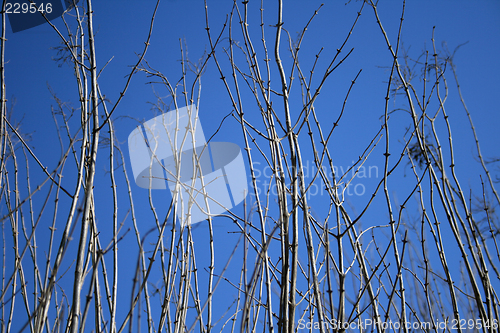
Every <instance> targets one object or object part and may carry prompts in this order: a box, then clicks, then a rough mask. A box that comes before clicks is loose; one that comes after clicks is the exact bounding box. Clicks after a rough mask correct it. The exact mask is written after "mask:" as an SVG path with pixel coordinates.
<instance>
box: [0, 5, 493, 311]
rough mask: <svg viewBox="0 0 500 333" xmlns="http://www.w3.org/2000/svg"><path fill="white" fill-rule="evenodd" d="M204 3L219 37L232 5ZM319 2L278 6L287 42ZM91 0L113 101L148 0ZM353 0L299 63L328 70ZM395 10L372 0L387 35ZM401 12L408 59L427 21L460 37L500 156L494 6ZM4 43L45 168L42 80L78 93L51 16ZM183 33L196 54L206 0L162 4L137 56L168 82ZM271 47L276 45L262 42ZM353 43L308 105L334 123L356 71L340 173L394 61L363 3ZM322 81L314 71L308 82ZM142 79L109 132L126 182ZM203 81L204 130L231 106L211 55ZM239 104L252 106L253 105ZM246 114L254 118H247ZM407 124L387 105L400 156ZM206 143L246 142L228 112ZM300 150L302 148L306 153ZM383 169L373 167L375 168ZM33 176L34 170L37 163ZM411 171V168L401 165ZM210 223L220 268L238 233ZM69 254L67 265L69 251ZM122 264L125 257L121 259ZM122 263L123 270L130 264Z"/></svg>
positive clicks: (485, 128) (325, 16)
mask: <svg viewBox="0 0 500 333" xmlns="http://www.w3.org/2000/svg"><path fill="white" fill-rule="evenodd" d="M56 1H57V0H56ZM207 2H208V6H209V19H210V24H211V29H212V31H213V33H214V34H215V33H217V32H218V31H219V30H220V29H221V27H222V24H223V22H224V20H225V17H226V14H227V13H229V12H230V10H231V7H232V2H231V1H217V0H216V1H207ZM320 4H321V2H320V1H296V0H293V1H287V2H286V3H285V7H284V17H283V20H284V22H285V25H284V28H285V29H287V31H288V32H289V33H290V35H291V36H292V37H294V38H295V36H296V35H297V32H299V31H300V30H301V29H302V27H303V26H304V24H305V23H307V21H308V20H309V18H310V17H311V15H312V14H313V13H314V10H316V9H317V8H318V7H319V6H320ZM93 6H94V29H95V30H94V31H95V33H96V49H97V64H98V67H99V69H101V68H102V66H104V65H105V64H106V63H107V62H108V61H109V60H110V59H112V60H110V62H109V64H108V65H107V66H106V68H105V69H104V70H103V72H102V74H101V76H100V78H99V84H100V88H101V91H102V92H103V94H105V96H106V97H107V98H108V99H110V100H111V101H112V103H114V102H115V101H116V100H117V98H118V97H119V93H120V91H122V89H123V87H124V86H125V83H126V80H127V78H126V75H128V74H129V73H130V70H131V66H132V65H134V64H135V62H136V61H137V54H139V53H141V52H142V50H143V47H144V41H145V39H146V37H147V34H148V30H149V22H150V19H151V14H152V13H153V10H154V6H155V1H151V0H148V1H141V2H139V1H130V0H126V1H114V0H113V1H96V2H95V3H94V4H93ZM259 6H260V1H257V2H255V1H251V2H250V4H249V8H250V9H251V13H252V14H251V16H250V23H251V24H252V23H253V25H251V26H250V30H251V32H252V33H256V35H254V38H256V40H258V39H259V38H260V36H259V35H258V34H259V27H258V23H259V17H258V16H257V15H258V14H257V13H258V12H259V11H258V8H259ZM265 6H266V9H265V11H264V15H265V20H266V22H268V23H269V24H274V22H275V21H276V13H275V11H276V6H275V4H274V2H269V3H266V4H265ZM360 6H361V3H360V2H358V1H352V2H350V3H348V4H344V2H343V1H341V2H334V1H326V2H325V4H324V6H323V7H322V8H321V10H320V11H319V13H318V15H317V16H316V18H315V19H314V20H313V22H312V23H311V26H310V28H309V29H308V31H307V33H306V36H305V40H304V43H303V45H302V47H301V53H300V57H301V58H300V59H301V64H302V66H303V67H304V68H307V69H309V68H310V66H311V64H312V62H313V61H314V59H315V54H316V53H317V52H318V51H319V50H320V48H321V47H324V50H323V51H322V58H321V60H322V61H320V64H319V67H318V69H319V70H318V73H319V72H321V71H322V70H324V69H325V68H326V66H327V64H328V63H329V59H330V57H331V56H332V55H334V52H335V50H336V49H337V48H338V47H339V45H340V44H341V43H342V41H343V39H344V38H345V36H346V34H347V33H348V31H349V29H350V26H351V24H352V22H353V20H354V18H355V17H356V12H357V10H358V9H359V7H360ZM401 8H402V6H401V3H400V2H399V1H395V0H389V1H380V4H379V14H380V17H381V19H382V22H383V24H384V27H385V29H386V31H387V32H388V34H389V37H390V38H391V39H392V42H393V43H394V40H395V38H396V36H397V29H398V26H399V15H400V13H401ZM405 13H406V14H405V20H404V25H403V32H402V42H403V43H404V44H403V45H404V47H405V48H407V49H409V54H410V56H411V57H414V58H416V57H418V56H419V55H420V54H421V52H422V50H424V48H427V49H428V50H431V48H432V44H431V36H432V31H433V27H434V26H435V40H436V45H437V46H438V48H440V49H441V48H442V42H446V43H447V45H448V47H449V49H450V50H454V49H455V47H457V46H458V45H461V44H463V43H466V42H467V44H465V45H463V46H462V47H461V48H460V49H459V51H458V52H457V53H456V56H455V58H454V61H455V64H456V66H457V70H458V76H459V80H460V85H461V89H462V92H463V96H464V99H465V102H466V103H467V106H468V108H469V110H470V111H471V113H472V117H473V120H474V124H475V127H476V131H477V133H478V135H479V139H480V142H481V149H482V152H483V156H485V157H486V158H493V157H500V151H499V149H498V142H500V131H499V130H498V125H499V123H500V109H499V104H498V103H497V101H496V97H497V95H498V91H499V89H500V81H499V80H498V76H499V74H500V62H499V61H498V54H500V20H499V18H500V2H498V1H474V2H473V1H462V0H460V1H450V0H442V1H418V2H417V1H412V2H408V3H407V4H406V8H405ZM67 20H68V21H71V18H69V17H68V18H67ZM53 23H54V24H55V25H56V27H58V29H61V30H62V31H64V25H63V22H62V20H61V19H60V18H59V19H56V20H54V21H53ZM235 24H236V23H235ZM8 29H9V28H8ZM266 33H267V36H268V38H269V40H270V41H271V40H272V38H273V37H274V28H272V27H266ZM240 37H241V35H238V37H235V38H240ZM7 39H8V41H7V43H6V53H5V59H6V67H5V72H6V84H7V97H8V98H9V102H10V103H12V102H13V101H14V100H15V101H16V103H15V105H14V109H13V110H14V114H13V119H15V120H16V121H18V122H19V121H22V125H21V129H22V131H23V132H24V133H31V141H30V146H31V147H32V148H33V151H34V152H35V153H36V154H37V156H38V158H39V159H40V160H41V161H42V163H44V164H45V165H46V166H47V167H48V169H49V170H52V169H53V168H54V167H55V166H56V165H57V162H58V159H59V156H60V148H59V143H58V139H57V135H56V132H55V125H54V121H53V118H52V115H51V111H50V110H51V106H52V105H55V102H54V100H53V99H52V96H51V93H50V91H49V89H48V85H50V87H51V89H52V90H53V91H54V92H55V93H56V94H57V96H58V98H59V99H61V100H62V101H63V102H66V103H70V104H71V105H73V106H74V107H77V105H78V100H77V98H78V95H77V90H76V84H75V81H74V77H73V72H72V68H71V67H70V66H69V65H68V64H62V65H61V66H58V63H57V62H55V61H54V60H53V58H54V57H55V56H56V51H55V50H53V49H51V48H52V47H55V46H58V45H60V39H59V37H58V36H57V34H56V33H54V31H53V30H52V28H51V27H50V26H49V25H48V24H44V25H40V26H38V27H34V28H32V29H29V30H25V31H21V32H18V33H12V31H9V30H8V31H7ZM180 40H182V42H183V43H185V49H186V48H187V49H188V51H189V53H188V56H189V59H190V60H191V61H193V62H197V61H198V59H199V58H200V57H202V56H203V54H204V52H205V51H206V50H207V49H208V45H209V44H208V40H207V35H206V31H205V11H204V5H203V2H202V1H199V0H196V1H194V0H187V1H175V0H166V1H162V2H161V3H160V6H159V10H158V13H157V16H156V20H155V23H154V29H153V34H152V38H151V42H150V43H151V46H150V48H149V50H148V52H147V54H146V57H145V59H146V60H147V61H148V62H149V64H150V65H151V66H152V67H153V68H155V69H157V70H159V71H161V72H162V73H163V74H165V75H166V76H167V77H168V78H169V79H171V80H172V81H173V82H175V81H177V80H178V79H179V78H180V77H181V71H180V63H179V59H180V47H179V41H180ZM227 44H228V43H227V40H225V41H223V42H222V45H223V46H227ZM269 45H272V43H270V42H269ZM270 47H272V46H270ZM352 47H353V48H354V51H353V53H352V55H351V56H350V57H349V58H348V59H347V60H346V62H345V64H344V65H342V66H341V67H340V68H339V70H338V71H335V72H334V73H333V74H332V76H331V77H330V79H329V81H328V83H327V84H325V86H324V87H323V91H322V94H321V95H320V96H321V97H320V98H319V99H318V102H317V103H316V109H317V110H321V111H318V113H319V114H320V115H321V117H322V119H321V121H322V122H323V123H324V124H325V126H326V127H327V128H329V126H328V125H326V124H331V122H332V121H333V120H334V119H336V117H337V111H338V107H339V105H341V103H342V101H343V99H344V96H345V92H346V91H347V89H348V88H349V85H350V82H351V80H352V79H353V78H354V77H355V76H356V74H357V73H358V71H359V70H360V69H362V73H361V75H360V76H359V78H358V79H357V81H356V84H355V87H354V89H353V91H352V93H351V96H350V98H349V101H348V105H347V109H346V113H345V116H344V117H343V119H342V122H341V125H340V126H339V128H338V130H337V132H336V136H335V137H334V140H335V142H336V143H335V149H334V151H335V155H334V159H335V160H334V163H335V165H337V166H339V167H342V168H344V169H347V168H348V167H350V166H351V165H352V161H355V160H356V159H357V157H358V156H359V154H360V153H361V151H362V150H363V149H364V148H365V147H366V145H367V143H368V142H369V140H371V138H372V137H373V136H374V135H375V134H376V132H377V131H378V130H379V128H380V126H381V124H382V123H381V120H380V117H381V116H382V115H383V112H384V96H385V90H386V82H387V78H388V75H389V72H388V68H387V67H388V66H390V65H391V56H390V53H389V52H388V50H387V46H386V45H385V43H384V40H383V37H382V34H381V33H380V30H379V28H378V26H377V25H376V22H375V19H374V15H373V12H372V10H371V9H370V8H365V9H364V11H363V14H362V15H361V18H360V21H359V23H358V25H357V27H356V29H355V31H354V33H353V36H352V38H351V39H350V40H349V42H348V44H347V45H346V50H349V49H350V48H352ZM282 50H283V51H282V52H283V54H285V53H286V44H285V43H283V44H282ZM219 57H220V58H221V59H223V53H222V52H220V53H219ZM283 58H284V62H285V64H290V58H289V57H287V55H284V56H283ZM223 60H226V59H223ZM226 64H227V62H226ZM319 78H320V76H319V74H318V76H317V77H316V80H319ZM148 81H149V79H148V78H147V77H146V76H145V75H144V74H143V73H138V74H136V75H135V76H134V77H133V79H132V82H131V84H130V87H129V88H128V91H127V93H126V95H125V97H124V98H123V100H122V102H121V103H120V105H119V106H118V108H117V110H116V111H115V113H114V119H115V129H116V135H117V138H118V140H119V141H120V142H121V148H122V149H123V152H124V154H125V157H126V161H127V163H128V164H127V169H128V171H129V174H128V175H129V177H130V178H132V173H131V167H130V162H129V160H128V158H129V156H128V151H127V147H126V142H127V137H128V135H129V133H130V132H131V131H132V130H133V129H134V128H135V127H136V126H137V124H138V122H137V120H139V121H144V120H148V119H150V118H152V117H153V116H154V115H155V113H154V112H153V111H152V110H151V105H150V104H149V103H148V102H155V95H154V92H153V89H152V86H151V85H149V84H147V82H148ZM276 82H277V80H276ZM313 82H314V81H313ZM201 83H202V92H201V104H200V114H199V116H200V121H201V123H202V124H203V129H204V131H205V136H206V137H210V136H211V135H212V134H213V133H214V132H215V131H216V130H217V128H218V127H219V124H220V122H221V120H222V119H223V118H224V116H225V115H227V114H229V113H230V112H231V110H232V108H231V103H230V100H229V98H228V97H227V93H226V92H225V89H224V86H223V84H222V82H221V80H220V79H219V74H218V72H217V69H216V67H215V65H214V63H213V62H211V63H209V65H208V67H207V69H206V72H205V74H204V75H203V76H202V80H201ZM295 84H298V82H295ZM448 84H449V86H450V96H449V97H448V99H449V101H448V102H447V104H446V105H447V112H448V114H449V115H450V121H451V123H452V130H453V133H455V135H454V141H453V142H454V144H455V153H456V159H457V161H459V162H462V163H460V164H459V166H460V167H459V168H458V169H457V173H458V175H459V176H460V177H462V178H461V179H462V183H463V185H465V186H469V185H470V186H471V187H472V188H474V189H475V190H477V189H478V187H477V186H478V185H477V182H478V174H479V171H478V170H479V169H478V166H479V165H478V164H477V162H475V161H474V158H473V157H474V156H475V154H474V141H473V137H472V133H471V131H470V127H469V125H468V122H467V118H466V116H465V112H464V111H463V108H462V106H461V104H460V101H459V100H458V98H457V92H456V89H454V87H455V83H454V81H453V80H452V76H449V82H448ZM154 88H155V89H156V90H157V91H158V93H159V94H163V95H166V91H165V89H164V88H162V87H160V86H154ZM9 105H10V104H9ZM391 107H393V108H397V107H404V101H402V100H401V101H399V100H396V104H392V105H391ZM323 110H324V111H323ZM247 112H248V113H250V114H251V109H250V107H249V108H248V109H247ZM292 113H293V111H292ZM257 116H258V115H257ZM134 118H135V119H137V120H134ZM250 118H252V116H251V115H250ZM256 119H258V118H257V117H255V121H257V120H256ZM408 120H409V118H408V117H407V116H406V115H404V113H403V112H395V113H394V114H393V115H392V120H391V121H392V124H393V128H394V130H393V132H392V136H393V138H394V139H393V140H395V141H394V146H393V149H394V151H395V152H397V153H399V151H400V149H401V147H402V146H399V147H398V146H397V140H398V139H399V140H401V138H402V135H403V134H404V132H405V129H406V127H407V126H409V125H410V123H409V122H408ZM59 125H61V124H59ZM235 128H236V129H237V130H235ZM214 140H215V141H221V142H226V141H228V142H234V143H237V144H239V145H240V146H241V147H243V138H242V136H241V133H240V131H239V127H238V124H237V122H236V121H235V120H234V119H228V120H227V122H226V123H225V124H224V126H222V128H221V130H220V132H219V133H218V134H217V135H216V136H215V138H214ZM382 153H383V150H382V147H379V148H378V149H377V150H375V152H374V154H373V157H372V159H371V160H370V161H369V162H368V164H367V166H370V165H382V164H380V161H381V159H382V155H381V154H382ZM106 155H107V152H102V155H101V157H100V158H98V165H97V176H96V177H97V179H98V181H101V182H105V181H107V179H108V178H107V176H106V174H105V171H106V170H107V168H108V160H107V157H106ZM306 156H308V155H307V154H306ZM309 157H310V155H309ZM261 163H263V161H261ZM31 168H32V169H36V168H37V166H35V164H34V163H33V162H32V164H31ZM382 170H383V169H382V167H381V168H380V174H381V173H382ZM247 171H248V169H247ZM33 172H34V173H35V175H36V174H37V172H38V171H33ZM407 172H408V173H410V169H409V168H408V169H407ZM496 175H499V176H500V173H499V172H497V173H496ZM400 176H401V177H402V176H404V175H403V174H401V175H400ZM378 177H381V176H380V175H379V176H378ZM69 178H70V177H68V182H67V183H65V184H67V186H68V187H69V188H72V186H73V184H72V183H71V182H70V180H69ZM379 180H380V178H377V177H376V176H373V177H371V179H356V180H355V181H357V182H358V183H359V184H362V186H363V188H365V189H366V194H364V195H361V196H353V197H352V198H349V199H350V202H352V203H353V204H361V205H362V204H363V203H365V202H366V200H368V199H369V194H368V193H369V192H370V189H371V188H372V186H374V184H376V183H377V182H378V181H379ZM404 184H405V180H401V186H396V187H395V188H394V191H395V192H396V193H397V194H395V196H397V197H399V198H400V200H402V199H403V198H405V197H406V196H405V194H406V193H407V189H405V187H404ZM132 190H133V194H134V198H135V199H136V200H137V206H138V211H139V214H142V215H141V218H142V219H141V223H142V224H141V228H143V229H142V230H141V231H142V232H143V233H145V232H146V231H147V230H149V229H150V228H152V227H153V226H154V223H153V221H152V220H151V219H148V217H147V216H148V215H147V214H150V212H149V205H148V203H147V190H144V189H141V188H139V187H137V186H135V184H133V189H132ZM106 193H107V194H106ZM102 195H103V197H105V196H106V195H109V192H103V194H102ZM125 195H126V193H122V196H123V197H122V199H123V200H125V199H126V197H125ZM155 195H156V197H155V199H156V200H157V201H155V202H157V205H158V207H157V208H158V211H159V212H161V213H165V212H166V209H167V208H168V207H166V206H167V204H161V202H163V203H167V202H168V199H169V194H168V193H167V192H165V193H156V194H155ZM97 209H98V210H99V211H101V212H102V214H103V216H106V214H108V216H109V213H110V208H109V207H98V208H97ZM235 211H236V212H240V213H241V211H242V205H239V206H238V207H236V209H235ZM317 214H318V215H321V214H322V212H321V208H318V212H317ZM2 215H3V213H2ZM124 218H126V211H122V212H120V217H119V220H121V219H124ZM125 221H126V222H125V223H126V226H130V218H128V219H127V220H125ZM106 223H107V222H106V221H105V219H103V221H101V222H100V226H101V228H102V232H103V234H104V235H105V233H106V232H109V231H110V229H109V230H107V225H106ZM364 223H366V224H370V223H371V222H370V221H365V222H364ZM214 225H215V233H216V235H215V237H216V241H217V243H216V244H217V247H216V253H218V254H219V256H218V257H217V258H218V259H217V265H216V266H217V267H219V269H221V268H222V267H223V266H224V264H225V261H226V260H227V257H228V256H229V253H230V249H231V247H232V246H234V244H235V243H236V240H237V235H236V236H235V235H234V234H230V233H228V232H230V231H235V228H234V227H232V226H230V225H228V224H227V220H224V219H216V221H215V224H214ZM108 226H109V225H108ZM196 230H197V231H196V234H195V237H196V241H197V242H198V243H197V245H199V247H200V248H203V247H205V246H207V239H206V235H207V226H206V225H205V224H203V223H202V224H200V226H198V227H197V229H196ZM45 231H46V230H45ZM128 238H129V239H130V242H131V244H132V243H133V242H134V240H133V239H132V238H133V237H132V233H130V234H129V236H128ZM107 239H109V237H108V238H107ZM127 242H128V240H124V244H128V243H127ZM74 246H76V245H74ZM124 247H125V246H124ZM127 256H131V257H132V258H134V259H133V260H135V258H136V253H134V252H133V251H131V252H130V253H128V254H127ZM206 259H207V257H206V254H203V252H201V251H200V254H199V261H200V265H201V266H202V267H206V266H208V264H207V263H206V262H204V260H206ZM68 260H69V261H68V263H70V259H68ZM124 260H125V261H126V259H124ZM236 267H237V265H235V266H234V267H233V268H231V269H232V270H230V271H228V275H230V276H231V275H233V274H234V276H233V277H234V278H235V279H237V276H238V274H239V271H237V270H236ZM129 268H130V270H128V269H129ZM132 271H133V270H132V267H127V266H124V268H123V274H124V275H126V276H127V279H128V280H127V281H124V282H123V284H124V287H123V290H125V291H127V286H128V285H129V283H130V279H131V275H130V274H131V272H132ZM219 272H220V271H219ZM127 274H128V275H127ZM220 288H222V290H224V291H226V292H233V291H232V290H231V289H230V287H229V286H227V285H224V286H221V287H220ZM120 297H123V301H128V299H129V293H128V292H124V294H123V295H121V296H120ZM224 310H225V308H224ZM220 311H222V310H220Z"/></svg>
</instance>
